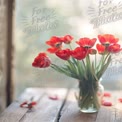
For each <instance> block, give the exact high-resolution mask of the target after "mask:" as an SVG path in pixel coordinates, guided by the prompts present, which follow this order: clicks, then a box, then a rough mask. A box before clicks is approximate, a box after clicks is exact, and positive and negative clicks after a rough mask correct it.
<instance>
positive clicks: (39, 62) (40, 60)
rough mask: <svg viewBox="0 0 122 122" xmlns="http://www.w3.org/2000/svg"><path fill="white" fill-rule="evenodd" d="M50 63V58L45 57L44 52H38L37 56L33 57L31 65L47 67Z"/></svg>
mask: <svg viewBox="0 0 122 122" xmlns="http://www.w3.org/2000/svg"><path fill="white" fill-rule="evenodd" d="M50 64H51V61H50V59H49V58H48V57H47V55H46V53H39V54H38V56H37V57H36V58H35V59H34V61H33V63H32V66H34V67H39V68H46V67H49V66H50Z"/></svg>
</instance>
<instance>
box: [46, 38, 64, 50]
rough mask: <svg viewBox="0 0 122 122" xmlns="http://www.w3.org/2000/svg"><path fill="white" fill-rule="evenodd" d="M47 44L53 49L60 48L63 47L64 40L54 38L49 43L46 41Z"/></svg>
mask: <svg viewBox="0 0 122 122" xmlns="http://www.w3.org/2000/svg"><path fill="white" fill-rule="evenodd" d="M46 44H47V45H49V46H51V47H56V48H60V47H61V46H62V40H61V38H59V37H56V36H53V37H51V39H50V40H49V41H46Z"/></svg>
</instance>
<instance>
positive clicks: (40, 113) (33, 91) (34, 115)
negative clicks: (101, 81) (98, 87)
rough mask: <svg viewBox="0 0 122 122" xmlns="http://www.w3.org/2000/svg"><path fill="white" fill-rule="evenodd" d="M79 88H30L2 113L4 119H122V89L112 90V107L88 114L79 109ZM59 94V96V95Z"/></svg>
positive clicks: (29, 121)
mask: <svg viewBox="0 0 122 122" xmlns="http://www.w3.org/2000/svg"><path fill="white" fill-rule="evenodd" d="M74 92H75V90H67V89H55V88H53V89H51V88H46V89H40V88H28V89H26V90H25V91H24V93H23V94H22V95H21V97H20V98H19V99H18V100H16V101H15V102H13V103H12V104H11V105H10V106H9V107H8V108H6V110H5V111H4V112H3V113H2V114H1V115H0V122H122V103H120V102H119V101H118V98H119V97H122V91H111V94H112V97H110V98H104V99H107V100H110V101H113V106H112V107H104V106H102V107H101V109H100V110H99V112H98V113H94V114H84V113H81V112H80V111H79V108H78V106H77V102H76V99H75V97H74ZM55 96H57V99H56V97H55ZM32 97H33V101H37V105H35V106H34V108H32V109H31V110H29V109H28V108H21V107H20V104H21V103H22V102H24V101H27V100H30V99H31V98H32Z"/></svg>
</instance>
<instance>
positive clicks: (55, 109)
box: [20, 89, 67, 122]
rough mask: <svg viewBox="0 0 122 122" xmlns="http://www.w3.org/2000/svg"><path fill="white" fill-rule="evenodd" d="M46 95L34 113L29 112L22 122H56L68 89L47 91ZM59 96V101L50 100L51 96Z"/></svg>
mask: <svg viewBox="0 0 122 122" xmlns="http://www.w3.org/2000/svg"><path fill="white" fill-rule="evenodd" d="M45 91H46V94H45V95H44V97H43V98H42V99H41V100H40V101H39V103H38V105H37V106H36V107H35V109H33V110H32V111H28V112H27V113H26V114H25V116H24V117H23V118H22V119H21V120H20V122H56V121H57V119H58V113H59V111H60V109H61V107H62V104H63V102H64V99H65V96H66V93H67V90H66V89H46V90H45ZM51 95H52V96H54V95H57V96H58V100H52V99H49V96H51Z"/></svg>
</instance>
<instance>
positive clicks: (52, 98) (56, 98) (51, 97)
mask: <svg viewBox="0 0 122 122" xmlns="http://www.w3.org/2000/svg"><path fill="white" fill-rule="evenodd" d="M49 99H51V100H58V99H59V98H58V96H57V95H55V96H49Z"/></svg>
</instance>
